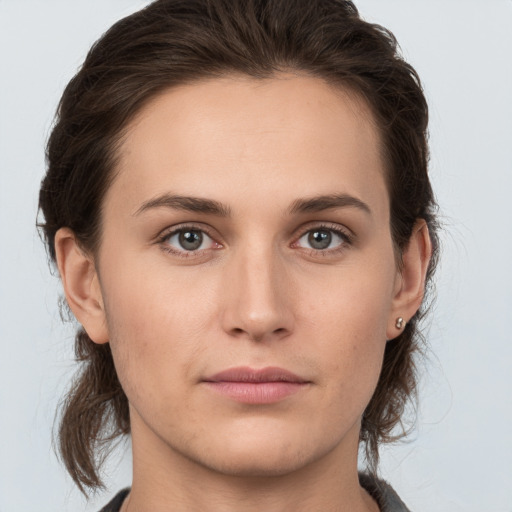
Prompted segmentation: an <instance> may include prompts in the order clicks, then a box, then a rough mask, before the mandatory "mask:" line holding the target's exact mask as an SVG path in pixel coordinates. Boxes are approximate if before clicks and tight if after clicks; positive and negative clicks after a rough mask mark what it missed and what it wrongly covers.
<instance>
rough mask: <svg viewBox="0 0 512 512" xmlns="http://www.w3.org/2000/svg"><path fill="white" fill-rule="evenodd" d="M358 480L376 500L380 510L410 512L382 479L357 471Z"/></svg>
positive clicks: (384, 511) (382, 511)
mask: <svg viewBox="0 0 512 512" xmlns="http://www.w3.org/2000/svg"><path fill="white" fill-rule="evenodd" d="M359 482H360V484H361V486H362V487H363V488H364V489H366V490H367V491H368V493H369V494H370V496H371V497H372V498H373V499H374V500H375V501H376V502H377V504H378V505H379V508H380V510H381V512H411V511H410V510H409V509H408V508H407V507H406V506H405V503H404V502H403V501H402V500H401V499H400V498H399V496H398V494H397V493H396V492H395V491H394V489H393V488H392V487H391V486H390V485H389V484H388V483H387V482H385V481H384V480H379V479H378V478H375V477H373V476H370V475H367V474H364V473H359Z"/></svg>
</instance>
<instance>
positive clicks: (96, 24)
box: [0, 0, 512, 512]
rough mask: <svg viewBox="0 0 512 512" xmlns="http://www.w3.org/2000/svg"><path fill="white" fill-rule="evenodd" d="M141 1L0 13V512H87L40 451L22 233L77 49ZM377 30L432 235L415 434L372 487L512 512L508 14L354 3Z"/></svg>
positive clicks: (464, 4) (478, 510)
mask: <svg viewBox="0 0 512 512" xmlns="http://www.w3.org/2000/svg"><path fill="white" fill-rule="evenodd" d="M145 3H147V2H143V1H141V0H138V1H137V0H73V1H70V0H61V1H56V0H53V1H52V0H45V1H44V2H43V1H40V0H0V180H1V181H0V258H1V260H0V263H1V264H0V343H1V349H0V512H34V511H37V512H50V511H51V512H55V511H69V512H71V511H73V512H75V511H78V510H86V511H91V512H94V511H97V510H98V509H99V508H100V506H101V505H102V504H104V503H105V502H106V501H107V500H108V498H109V496H110V495H111V494H113V493H114V492H116V491H117V490H118V489H119V488H121V487H122V486H124V485H126V484H128V483H129V481H130V468H129V457H128V456H125V457H124V459H123V458H121V457H117V458H114V460H113V461H112V463H111V464H110V465H109V466H108V468H107V472H108V473H109V474H110V475H111V477H110V478H108V479H107V483H108V485H109V490H108V491H107V492H106V493H105V494H102V495H100V496H98V497H97V498H95V499H92V500H90V502H89V504H86V502H85V500H84V499H83V498H82V497H81V495H80V493H79V492H78V491H76V490H75V489H74V487H73V485H72V483H71V481H70V479H69V478H68V477H67V476H66V474H65V472H64V470H63V469H62V468H61V466H60V465H59V463H58V462H57V460H56V457H55V455H54V454H53V452H52V448H51V430H52V424H53V418H54V410H55V407H56V404H57V402H58V400H59V397H61V396H62V393H63V390H64V388H65V386H66V385H67V383H68V380H69V377H70V375H71V374H72V369H73V363H72V338H73V336H72V332H73V328H72V326H70V325H69V324H68V325H67V326H63V325H62V323H61V320H60V317H59V312H58V308H57V299H58V296H59V290H60V288H59V283H58V280H57V278H56V277H51V276H50V274H49V271H48V267H47V264H46V258H45V253H44V250H43V248H42V244H41V243H40V241H39V239H38V236H37V234H36V231H35V228H34V221H35V217H36V205H37V194H38V187H39V182H40V179H41V177H42V174H43V169H44V158H43V146H44V142H45V139H46V137H47V135H48V133H49V129H50V126H51V120H52V117H53V112H54V110H55V107H56V104H57V101H58V99H59V97H60V94H61V92H62V90H63V88H64V86H65V84H66V83H67V81H68V80H69V79H70V78H71V76H72V75H73V74H74V72H75V71H76V69H77V68H78V66H79V65H80V63H81V61H82V60H83V57H84V56H85V53H86V51H87V49H88V48H89V46H90V45H91V43H92V42H93V41H94V40H95V39H96V38H97V37H98V36H99V35H100V34H101V33H102V32H103V31H104V30H106V29H107V28H108V27H109V26H110V25H111V24H112V23H113V22H114V21H116V20H117V19H119V18H121V17H123V16H124V15H126V14H129V13H130V12H132V11H134V10H136V9H137V8H139V7H141V6H142V5H144V4H145ZM356 3H357V5H358V7H359V8H360V10H361V12H362V13H363V15H364V16H365V17H366V18H367V19H368V20H370V21H375V22H379V23H381V24H382V25H384V26H386V27H388V28H390V29H391V30H392V31H393V32H394V33H395V35H396V36H397V38H398V40H399V42H400V43H401V46H402V49H403V52H404V54H405V57H406V59H408V60H409V61H410V62H411V63H412V64H413V65H414V66H415V67H416V69H417V70H418V72H419V73H420V75H421V77H422V79H423V81H424V85H425V89H426V93H427V96H428V99H429V101H430V107H431V120H432V121H431V146H432V164H431V174H432V180H433V183H434V186H435V188H436V191H437V196H438V199H439V202H440V205H441V211H442V214H443V221H444V224H445V234H444V235H443V262H442V266H441V269H440V272H439V275H438V287H437V289H438V300H437V304H436V307H435V310H434V314H433V317H432V318H433V319H432V322H431V327H430V329H429V341H430V344H431V347H432V353H431V356H430V360H429V362H428V363H427V366H426V367H425V368H424V369H423V370H422V374H423V378H422V385H421V388H422V391H421V398H422V400H421V406H420V410H419V424H418V428H417V429H416V431H415V432H414V433H413V435H412V436H411V441H410V442H409V443H408V444H402V445H399V446H395V447H392V448H390V449H386V450H384V454H383V461H382V462H383V463H382V473H383V475H385V477H386V478H388V479H389V480H390V481H391V482H392V484H393V485H394V486H395V488H396V489H397V490H398V492H399V493H400V495H401V496H402V497H403V499H404V501H405V502H406V503H407V504H408V505H409V507H410V508H411V509H412V510H413V511H415V512H432V511H437V512H459V511H460V512H483V511H485V512H510V511H512V483H511V482H512V436H511V424H512V407H511V406H512V403H511V391H512V385H511V384H512V383H511V363H512V348H511V347H512V341H511V334H510V327H509V326H510V319H511V316H512V314H511V312H512V291H511V289H512V286H511V285H512V271H511V264H512V258H511V254H512V236H511V222H512V198H511V191H512V99H511V94H512V56H511V53H512V1H510V0H486V1H485V2H483V1H477V0H459V1H457V0H444V1H441V0H428V1H427V0H359V1H357V0H356Z"/></svg>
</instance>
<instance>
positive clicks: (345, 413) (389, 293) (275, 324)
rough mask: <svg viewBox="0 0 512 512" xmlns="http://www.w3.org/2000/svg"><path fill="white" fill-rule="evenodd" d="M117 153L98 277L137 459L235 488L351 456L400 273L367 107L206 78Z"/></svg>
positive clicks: (135, 125)
mask: <svg viewBox="0 0 512 512" xmlns="http://www.w3.org/2000/svg"><path fill="white" fill-rule="evenodd" d="M119 155H120V160H119V166H118V169H117V175H116V178H115V180H114V182H113V184H112V186H111V187H110V189H109V190H108V192H107V195H106V197H105V202H104V211H103V232H102V239H101V246H100V250H99V253H98V255H97V261H96V266H97V269H98V276H99V277H98V279H99V284H100V289H101V294H102V303H103V307H104V311H105V330H106V334H105V336H106V337H107V338H108V339H109V340H110V343H111V346H112V351H113V355H114V360H115V364H116V369H117V372H118V375H119V379H120V381H121V384H122V386H123V389H124V391H125V393H126V395H127V397H128V400H129V403H130V414H131V423H132V433H133V442H134V446H135V445H137V446H139V447H140V446H143V447H144V446H146V447H150V446H152V447H153V448H152V449H155V447H158V450H157V451H158V452H159V453H165V454H167V455H174V456H176V454H179V455H180V456H185V457H186V458H187V459H188V460H190V461H193V462H194V463H197V464H199V465H201V466H202V467H206V468H210V469H213V470H215V471H219V472H222V473H226V474H233V473H236V474H247V475H269V474H284V473H287V472H290V471H293V470H296V469H298V468H301V467H305V466H307V465H308V464H312V463H314V462H317V461H320V460H322V459H323V458H325V457H327V456H328V454H329V456H331V455H332V454H333V453H334V454H336V453H345V454H346V453H351V454H353V453H355V452H357V443H358V434H359V428H360V420H361V415H362V413H363V411H364V409H365V407H366V405H367V404H368V402H369V400H370V398H371V396H372V393H373V391H374V389H375V386H376V383H377V380H378V376H379V372H380V369H381V363H382V358H383V352H384V347H385V344H386V339H388V338H390V337H393V335H396V334H397V333H393V334H392V333H391V327H390V326H392V325H393V324H394V321H395V320H394V319H395V317H396V316H397V315H396V311H395V309H396V308H395V304H394V298H395V295H396V293H397V287H398V283H399V278H400V276H399V273H398V271H397V268H396V265H395V254H394V251H393V244H392V239H391V234H390V227H389V198H388V192H387V189H386V184H385V176H384V168H383V162H382V158H381V155H380V153H379V140H378V134H377V131H376V128H375V127H374V124H373V122H372V118H371V114H370V113H369V110H368V108H367V107H366V105H365V104H364V103H363V102H361V101H360V100H358V99H357V98H355V97H354V96H353V95H352V96H350V95H348V94H345V93H344V92H343V91H340V90H338V89H333V88H331V87H330V86H328V85H327V84H325V83H324V82H322V81H321V80H319V79H315V78H308V77H300V76H289V75H286V76H285V75H283V76H280V77H276V78H273V79H267V80H259V81H257V80H252V79H249V78H240V77H231V78H229V77H227V78H223V79H215V80H210V81H204V82H200V83H196V84H193V85H187V86H183V87H179V88H175V89H172V90H169V91H167V92H165V93H163V94H161V95H160V96H159V97H158V98H156V99H154V100H153V101H152V102H151V103H150V104H148V105H147V106H146V107H145V108H144V109H143V110H142V112H141V113H140V114H139V115H138V117H137V118H136V119H135V120H134V121H133V122H132V123H131V125H130V126H129V129H128V131H127V135H126V137H125V139H124V141H123V144H122V146H121V148H120V153H119ZM148 449H150V448H148Z"/></svg>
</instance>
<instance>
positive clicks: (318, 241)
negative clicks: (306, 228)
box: [308, 229, 332, 250]
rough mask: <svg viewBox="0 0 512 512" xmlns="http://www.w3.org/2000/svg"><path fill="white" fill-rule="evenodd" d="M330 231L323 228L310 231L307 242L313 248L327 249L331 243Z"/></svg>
mask: <svg viewBox="0 0 512 512" xmlns="http://www.w3.org/2000/svg"><path fill="white" fill-rule="evenodd" d="M331 241H332V233H331V232H330V231H327V230H325V229H317V230H314V231H310V232H309V234H308V243H309V245H310V246H311V247H312V248H313V249H319V250H321V249H327V248H328V247H329V246H330V245H331Z"/></svg>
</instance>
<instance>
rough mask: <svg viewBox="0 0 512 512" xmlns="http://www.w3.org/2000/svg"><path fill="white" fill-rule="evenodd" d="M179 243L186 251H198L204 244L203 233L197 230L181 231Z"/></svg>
mask: <svg viewBox="0 0 512 512" xmlns="http://www.w3.org/2000/svg"><path fill="white" fill-rule="evenodd" d="M178 241H179V244H180V245H181V247H182V248H183V249H185V250H186V251H196V250H197V249H199V248H200V247H201V245H202V243H203V233H201V231H196V230H187V231H180V233H179V234H178Z"/></svg>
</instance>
